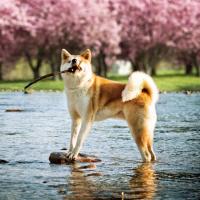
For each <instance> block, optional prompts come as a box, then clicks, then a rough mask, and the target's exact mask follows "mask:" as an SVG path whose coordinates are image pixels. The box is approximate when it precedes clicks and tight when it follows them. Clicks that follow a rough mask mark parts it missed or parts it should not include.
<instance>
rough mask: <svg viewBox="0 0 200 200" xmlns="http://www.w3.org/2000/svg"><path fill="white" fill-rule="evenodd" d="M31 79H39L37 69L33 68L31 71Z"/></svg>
mask: <svg viewBox="0 0 200 200" xmlns="http://www.w3.org/2000/svg"><path fill="white" fill-rule="evenodd" d="M32 71H33V78H34V79H37V78H39V77H40V73H39V69H38V68H34V69H33V70H32Z"/></svg>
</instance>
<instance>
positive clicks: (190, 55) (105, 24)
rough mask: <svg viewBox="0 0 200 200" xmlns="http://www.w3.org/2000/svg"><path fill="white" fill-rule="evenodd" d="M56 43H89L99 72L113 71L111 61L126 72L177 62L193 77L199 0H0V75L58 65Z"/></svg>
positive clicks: (199, 40) (198, 53)
mask: <svg viewBox="0 0 200 200" xmlns="http://www.w3.org/2000/svg"><path fill="white" fill-rule="evenodd" d="M62 48H66V49H67V50H68V51H69V52H71V53H72V54H78V53H79V52H80V51H82V50H84V49H85V48H90V49H91V50H92V52H93V66H94V70H95V72H96V73H97V74H99V75H102V76H107V75H108V74H109V75H110V76H112V75H113V74H112V70H111V69H112V66H113V64H114V63H116V61H117V60H124V61H127V62H129V63H130V64H131V65H130V66H131V69H130V71H135V70H142V71H145V72H147V73H149V74H151V75H156V74H159V71H158V70H159V69H166V68H167V69H173V70H176V69H177V70H178V69H180V68H181V70H182V71H181V72H183V73H185V74H186V75H191V74H195V75H196V76H200V1H199V0H79V1H77V0H1V1H0V80H17V79H26V80H27V79H31V78H37V77H39V76H40V75H42V74H46V73H48V72H54V71H58V70H59V66H60V52H61V49H62ZM121 67H122V69H123V66H121ZM124 69H125V68H124ZM54 79H55V77H54Z"/></svg>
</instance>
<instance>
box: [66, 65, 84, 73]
mask: <svg viewBox="0 0 200 200" xmlns="http://www.w3.org/2000/svg"><path fill="white" fill-rule="evenodd" d="M77 70H78V71H81V70H82V69H81V67H80V66H78V65H73V66H72V67H70V68H69V69H68V70H67V72H69V73H75V72H76V71H77Z"/></svg>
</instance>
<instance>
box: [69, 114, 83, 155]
mask: <svg viewBox="0 0 200 200" xmlns="http://www.w3.org/2000/svg"><path fill="white" fill-rule="evenodd" d="M80 127H81V119H80V118H72V125H71V138H70V146H69V150H68V153H67V155H70V153H71V152H72V151H73V149H74V148H75V146H76V141H77V137H78V133H79V131H80Z"/></svg>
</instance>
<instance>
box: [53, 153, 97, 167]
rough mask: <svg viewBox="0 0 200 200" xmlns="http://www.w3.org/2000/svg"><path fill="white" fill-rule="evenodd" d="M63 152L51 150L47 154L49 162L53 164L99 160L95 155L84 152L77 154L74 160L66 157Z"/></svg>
mask: <svg viewBox="0 0 200 200" xmlns="http://www.w3.org/2000/svg"><path fill="white" fill-rule="evenodd" d="M66 155H67V153H65V152H52V153H51V154H50V156H49V161H50V163H53V164H70V163H73V162H101V160H100V159H98V158H97V157H96V156H89V155H86V154H79V155H78V157H77V159H76V160H74V161H73V160H70V159H68V158H67V156H66Z"/></svg>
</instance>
